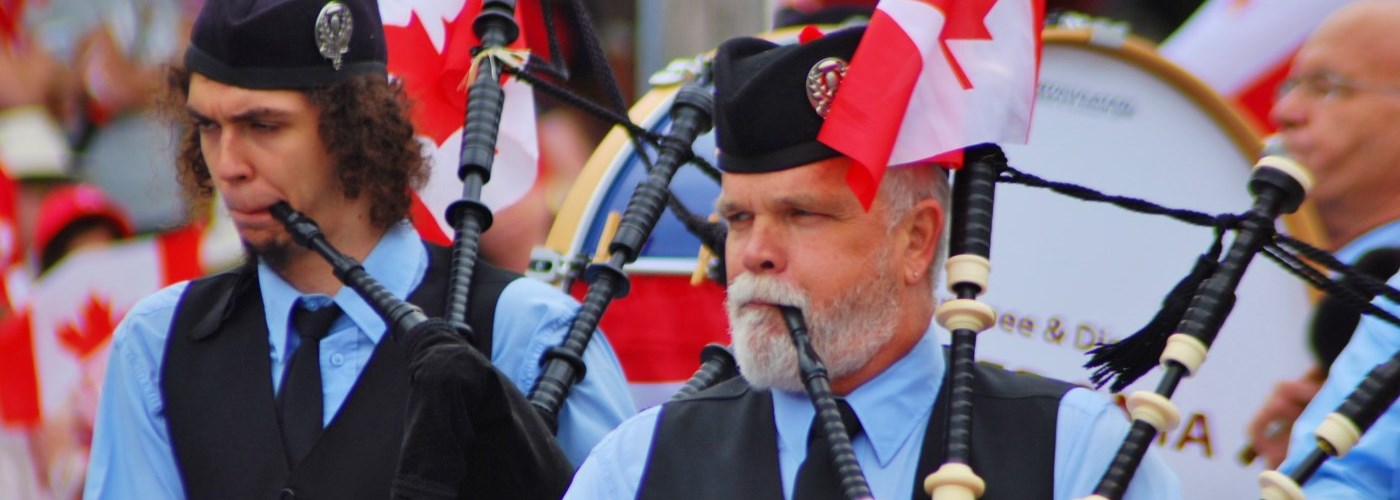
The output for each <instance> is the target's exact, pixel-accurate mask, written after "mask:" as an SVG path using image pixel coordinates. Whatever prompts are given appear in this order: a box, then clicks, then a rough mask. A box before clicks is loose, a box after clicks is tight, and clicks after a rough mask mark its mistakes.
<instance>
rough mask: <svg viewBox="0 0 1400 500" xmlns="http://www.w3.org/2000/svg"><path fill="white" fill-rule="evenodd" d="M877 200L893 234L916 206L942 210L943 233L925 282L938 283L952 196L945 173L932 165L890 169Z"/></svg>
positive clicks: (945, 250) (945, 257)
mask: <svg viewBox="0 0 1400 500" xmlns="http://www.w3.org/2000/svg"><path fill="white" fill-rule="evenodd" d="M879 198H880V199H883V200H884V204H885V208H886V209H888V210H889V214H888V218H887V220H886V229H888V230H889V231H894V228H895V226H897V225H899V221H900V220H901V219H903V218H904V216H905V215H908V214H909V212H910V211H912V210H913V209H914V206H915V205H918V204H919V202H921V201H924V200H927V199H932V200H934V201H937V202H938V204H939V205H940V206H942V207H943V213H944V224H943V231H942V232H941V234H939V236H938V249H937V250H936V251H935V252H934V255H933V262H932V264H930V265H929V272H928V280H929V282H930V283H938V276H939V271H941V270H942V269H943V262H944V260H946V259H947V257H948V224H947V221H948V219H949V218H948V213H949V210H951V209H952V207H951V206H949V200H950V198H951V195H950V193H949V187H948V171H947V170H945V169H944V168H943V167H941V166H938V165H936V164H932V163H923V164H915V165H907V166H902V167H899V168H891V169H889V170H888V171H886V172H885V178H884V180H882V181H880V195H879Z"/></svg>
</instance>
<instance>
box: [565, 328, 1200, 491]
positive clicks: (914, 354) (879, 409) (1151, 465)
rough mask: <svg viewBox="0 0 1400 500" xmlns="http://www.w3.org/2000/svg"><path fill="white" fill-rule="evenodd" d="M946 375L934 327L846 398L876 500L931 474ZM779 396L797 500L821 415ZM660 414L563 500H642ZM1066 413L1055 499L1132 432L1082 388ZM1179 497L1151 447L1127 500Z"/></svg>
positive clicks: (783, 442)
mask: <svg viewBox="0 0 1400 500" xmlns="http://www.w3.org/2000/svg"><path fill="white" fill-rule="evenodd" d="M943 375H944V361H943V353H942V351H941V349H940V348H939V346H938V343H937V341H936V340H935V337H934V335H933V333H932V331H931V330H930V331H929V332H925V334H924V337H923V338H922V339H921V340H920V341H919V342H918V344H916V345H915V347H914V348H913V349H912V350H911V351H910V352H909V354H907V355H905V356H904V357H903V358H901V359H900V360H899V361H897V362H895V363H894V364H893V365H891V366H890V367H889V368H887V369H886V370H885V371H884V372H882V373H881V374H880V375H878V376H876V377H875V378H873V379H871V380H870V381H868V382H866V383H865V384H862V385H861V386H860V387H858V388H856V390H855V391H853V392H851V393H850V394H849V395H847V396H846V401H847V402H849V403H850V404H851V407H852V408H853V409H854V410H855V412H856V416H857V417H858V418H859V419H860V421H861V426H862V427H863V428H864V431H863V432H862V433H861V434H860V435H859V436H857V437H856V438H855V440H854V441H853V442H852V445H853V447H854V448H855V452H856V459H857V460H858V461H859V462H860V465H861V468H862V470H864V471H865V476H866V479H867V480H868V481H869V483H870V489H871V492H872V493H873V494H874V496H875V498H882V499H902V498H910V497H911V496H912V495H913V493H914V492H913V490H912V488H913V485H914V482H913V478H914V477H918V476H921V475H926V474H929V473H931V472H933V471H919V470H915V469H916V468H917V467H918V462H919V454H920V453H921V452H922V448H923V440H924V431H925V428H926V426H927V423H928V420H929V417H930V415H931V413H932V412H933V406H934V400H935V399H937V395H938V390H939V387H940V386H941V385H942V383H943V382H942V381H943V378H944V377H943ZM772 395H773V419H774V421H775V424H776V426H777V429H778V436H777V438H778V440H777V443H776V445H777V446H778V464H779V470H780V472H781V474H782V483H783V495H784V496H785V497H787V498H791V497H792V490H793V487H794V484H795V482H796V478H797V470H798V468H799V467H801V465H802V461H803V460H804V459H806V456H807V432H808V429H809V427H810V426H811V423H812V415H813V413H814V411H813V409H812V403H811V400H809V399H808V398H807V395H806V393H793V392H784V391H772ZM661 409H662V407H660V406H657V407H652V408H650V409H648V410H646V411H644V412H642V413H641V414H639V415H637V416H636V417H633V418H631V419H629V420H628V421H626V422H624V423H623V424H622V425H621V426H620V427H618V428H617V430H615V431H613V432H612V433H611V434H609V435H608V436H607V437H605V438H603V441H602V442H600V443H598V447H597V448H594V450H593V453H592V454H591V455H589V456H588V460H587V461H585V462H584V463H583V467H582V468H580V469H579V471H578V474H576V475H575V476H574V482H573V485H572V486H571V487H570V488H569V492H568V494H566V495H565V496H564V498H566V499H593V498H598V499H620V498H635V497H636V493H637V488H638V486H639V483H640V481H641V478H642V472H643V469H644V468H645V467H646V461H647V456H648V454H649V452H650V447H651V444H652V437H653V433H654V432H655V430H656V419H657V418H658V417H659V416H660V411H661ZM1058 415H1059V420H1058V421H1057V424H1056V435H1055V498H1056V499H1062V500H1069V499H1073V498H1079V497H1084V496H1087V495H1088V494H1090V493H1092V492H1093V489H1094V487H1095V486H1097V485H1098V482H1099V479H1100V478H1102V477H1103V473H1104V471H1106V470H1108V464H1109V462H1110V461H1112V459H1113V456H1114V454H1116V453H1117V451H1118V446H1119V445H1121V444H1122V442H1123V437H1124V436H1126V435H1127V433H1128V428H1129V422H1128V420H1127V417H1125V416H1124V414H1123V412H1122V410H1120V409H1119V408H1118V407H1116V406H1114V405H1113V404H1112V403H1110V402H1109V401H1108V400H1107V399H1104V398H1102V397H1100V396H1099V395H1098V394H1095V393H1093V392H1092V391H1089V390H1087V389H1082V388H1076V389H1072V390H1070V391H1069V392H1068V393H1067V394H1065V397H1064V398H1063V399H1062V400H1061V401H1060V409H1059V414H1058ZM662 445H663V446H664V445H665V443H662ZM754 445H755V446H768V444H764V443H755V444H754ZM975 445H976V444H975V443H974V446H975ZM715 480H717V481H721V480H723V478H715ZM1180 497H1181V486H1180V484H1179V483H1178V482H1177V479H1176V475H1175V474H1173V473H1172V471H1171V470H1170V469H1168V468H1167V466H1166V464H1165V463H1163V462H1162V460H1161V459H1160V458H1159V457H1158V456H1157V454H1156V453H1155V452H1154V451H1149V452H1148V454H1147V456H1146V457H1144V458H1143V461H1142V466H1141V467H1140V468H1139V469H1138V472H1137V475H1136V476H1135V477H1134V479H1133V482H1132V484H1131V486H1130V487H1129V488H1128V494H1127V496H1126V497H1125V498H1127V499H1129V500H1145V499H1158V498H1161V499H1176V498H1180Z"/></svg>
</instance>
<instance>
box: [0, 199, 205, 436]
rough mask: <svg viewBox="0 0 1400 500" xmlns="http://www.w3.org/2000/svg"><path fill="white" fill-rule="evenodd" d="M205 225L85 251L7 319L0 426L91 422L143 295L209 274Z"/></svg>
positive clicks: (0, 338)
mask: <svg viewBox="0 0 1400 500" xmlns="http://www.w3.org/2000/svg"><path fill="white" fill-rule="evenodd" d="M204 237H205V232H204V231H202V230H201V229H200V228H199V227H197V226H190V227H187V228H184V229H180V230H176V231H173V232H169V233H164V234H161V235H159V236H155V237H149V238H140V239H135V240H129V241H125V242H122V243H118V244H116V245H112V246H109V247H104V248H99V249H93V250H86V251H79V252H76V253H73V254H72V255H70V256H68V258H66V259H64V260H63V261H62V262H61V263H59V265H58V266H57V267H54V268H53V269H51V270H50V271H49V272H48V273H47V274H45V275H44V276H43V278H42V279H41V280H40V281H38V282H36V283H35V284H34V286H33V288H32V289H31V290H30V293H29V294H28V296H27V298H26V301H25V303H24V305H23V307H21V308H19V309H18V310H17V311H15V314H14V315H12V316H9V317H7V318H6V319H5V320H4V321H3V322H0V417H2V418H0V421H3V423H5V424H6V425H8V426H12V427H13V426H31V425H34V424H36V423H38V422H39V421H41V420H42V419H44V418H45V415H57V414H70V415H71V414H75V413H76V414H77V415H79V416H81V417H84V418H86V419H88V420H87V421H88V422H90V421H91V420H90V419H91V418H92V416H93V414H92V412H93V411H94V410H95V408H96V403H97V399H96V398H97V392H96V391H97V389H98V388H99V387H100V386H101V380H102V376H103V374H104V373H105V372H106V365H107V352H108V350H109V349H110V347H111V337H112V330H113V329H114V328H115V327H116V325H117V323H118V322H119V321H120V320H121V318H122V316H123V315H125V314H126V311H127V310H128V309H130V308H131V306H132V305H134V304H136V302H137V301H138V300H141V299H142V298H143V297H145V296H147V295H150V294H152V293H155V292H156V291H157V290H159V289H160V288H161V287H164V286H166V285H169V284H171V283H174V282H177V281H182V280H186V279H192V278H195V277H198V276H200V275H201V274H203V273H204V269H203V266H202V265H201V253H202V249H201V247H202V246H203V238H204Z"/></svg>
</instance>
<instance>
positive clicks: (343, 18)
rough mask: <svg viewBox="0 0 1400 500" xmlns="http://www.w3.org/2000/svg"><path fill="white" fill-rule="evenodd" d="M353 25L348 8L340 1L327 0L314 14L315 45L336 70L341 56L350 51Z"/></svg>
mask: <svg viewBox="0 0 1400 500" xmlns="http://www.w3.org/2000/svg"><path fill="white" fill-rule="evenodd" d="M354 25H355V23H354V19H353V18H352V17H350V9H349V8H348V7H346V6H345V4H342V3H340V2H336V1H331V2H327V3H326V6H325V7H321V13H320V14H317V15H316V47H317V48H319V49H321V57H324V58H326V59H330V60H331V65H332V66H335V70H336V71H340V58H341V56H343V55H345V53H346V52H349V51H350V31H351V29H353V28H354Z"/></svg>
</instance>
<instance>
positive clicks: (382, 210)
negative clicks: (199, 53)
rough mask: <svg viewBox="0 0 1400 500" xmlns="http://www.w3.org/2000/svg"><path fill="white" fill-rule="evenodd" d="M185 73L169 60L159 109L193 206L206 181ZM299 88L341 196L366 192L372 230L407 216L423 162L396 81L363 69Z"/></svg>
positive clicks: (209, 191) (209, 192) (208, 190)
mask: <svg viewBox="0 0 1400 500" xmlns="http://www.w3.org/2000/svg"><path fill="white" fill-rule="evenodd" d="M191 74H192V73H191V72H190V71H189V70H188V69H187V68H185V67H184V66H182V65H178V64H177V65H172V66H170V68H169V69H168V70H167V72H166V83H167V85H166V93H165V95H164V96H163V98H162V99H161V101H162V102H161V111H162V113H163V114H164V115H165V116H166V118H167V119H168V120H170V121H171V122H173V123H174V124H175V125H176V128H177V130H178V133H179V137H178V139H177V141H178V143H177V145H176V158H175V164H176V168H177V170H178V172H177V174H178V176H179V180H180V186H181V187H182V189H183V190H184V195H185V197H186V198H188V199H189V201H190V202H191V203H190V204H189V205H190V206H191V207H198V206H200V205H202V203H201V202H204V201H207V200H209V199H210V198H211V197H212V196H213V193H214V186H213V183H212V182H211V180H210V174H209V165H207V164H205V163H204V154H203V153H202V152H201V151H200V145H199V133H198V131H197V130H196V129H195V128H194V127H193V126H192V124H191V123H190V120H189V117H188V115H187V113H186V112H185V102H186V100H187V99H188V98H189V89H190V76H191ZM301 92H302V93H304V94H306V97H307V98H308V99H310V101H311V104H312V105H313V106H315V107H316V109H318V110H319V111H320V117H319V118H320V136H321V142H322V143H324V145H325V147H326V151H327V152H328V153H329V154H330V155H331V158H333V159H334V160H335V164H336V165H337V169H338V172H339V179H340V185H341V187H342V188H343V189H344V190H345V195H346V196H348V197H350V198H359V197H360V195H361V194H364V195H367V196H369V197H370V199H371V200H372V203H371V207H370V222H371V223H373V224H374V225H375V226H376V227H378V228H380V229H385V228H388V227H389V226H390V225H392V224H394V223H396V222H398V221H400V220H402V219H403V218H405V217H407V216H408V209H409V205H410V203H411V202H412V198H411V194H410V190H411V189H417V188H420V187H422V186H423V183H424V182H426V181H427V179H428V165H427V161H426V160H425V159H424V157H423V151H422V144H421V143H419V142H418V139H416V138H414V136H413V124H412V122H410V121H409V114H408V113H409V106H410V104H409V101H408V98H407V97H406V95H405V94H404V90H403V85H402V84H401V83H400V82H397V81H395V82H390V81H388V79H386V78H385V77H384V76H382V75H363V76H356V77H351V78H349V79H346V80H345V81H342V82H338V83H334V84H331V85H328V86H325V87H318V88H311V89H301Z"/></svg>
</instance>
